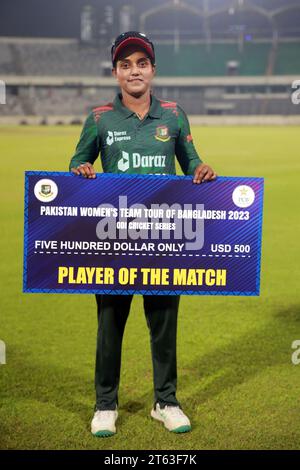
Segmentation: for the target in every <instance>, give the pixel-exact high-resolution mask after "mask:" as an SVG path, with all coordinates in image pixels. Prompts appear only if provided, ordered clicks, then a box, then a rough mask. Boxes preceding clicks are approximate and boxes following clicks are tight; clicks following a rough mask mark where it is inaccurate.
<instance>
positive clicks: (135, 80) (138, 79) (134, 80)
mask: <svg viewBox="0 0 300 470" xmlns="http://www.w3.org/2000/svg"><path fill="white" fill-rule="evenodd" d="M128 81H129V82H142V81H143V80H141V79H140V78H134V79H133V80H128Z"/></svg>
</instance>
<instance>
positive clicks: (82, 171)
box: [71, 162, 96, 178]
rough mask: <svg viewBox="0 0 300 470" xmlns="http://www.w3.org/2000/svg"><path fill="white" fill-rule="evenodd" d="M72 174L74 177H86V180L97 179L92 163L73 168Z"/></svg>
mask: <svg viewBox="0 0 300 470" xmlns="http://www.w3.org/2000/svg"><path fill="white" fill-rule="evenodd" d="M71 172H72V173H74V175H78V176H80V175H81V176H84V178H96V172H95V170H94V167H93V165H92V164H91V163H89V162H87V163H82V164H81V165H79V166H77V167H74V168H71Z"/></svg>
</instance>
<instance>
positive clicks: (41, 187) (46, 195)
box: [34, 178, 58, 202]
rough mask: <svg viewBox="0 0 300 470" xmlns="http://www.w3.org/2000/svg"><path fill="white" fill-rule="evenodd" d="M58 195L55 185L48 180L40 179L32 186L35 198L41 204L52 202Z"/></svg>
mask: <svg viewBox="0 0 300 470" xmlns="http://www.w3.org/2000/svg"><path fill="white" fill-rule="evenodd" d="M57 193H58V188H57V184H56V183H55V182H54V181H52V180H49V179H46V178H45V179H42V180H40V181H38V182H37V183H36V185H35V186H34V194H35V197H36V198H37V199H38V200H39V201H42V202H51V201H53V200H54V199H55V198H56V196H57Z"/></svg>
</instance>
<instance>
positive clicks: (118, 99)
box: [114, 93, 162, 118]
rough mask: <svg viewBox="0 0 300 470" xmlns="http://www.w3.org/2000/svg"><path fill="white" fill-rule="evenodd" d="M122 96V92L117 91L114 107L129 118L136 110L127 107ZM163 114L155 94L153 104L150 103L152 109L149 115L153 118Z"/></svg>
mask: <svg viewBox="0 0 300 470" xmlns="http://www.w3.org/2000/svg"><path fill="white" fill-rule="evenodd" d="M121 98H122V94H121V93H117V95H116V97H115V99H114V108H115V109H117V110H118V111H120V112H121V113H122V115H123V116H124V118H127V117H129V116H132V115H133V114H135V112H134V111H131V109H128V108H126V106H124V105H123V103H122V100H121ZM161 115H162V109H161V106H160V102H159V100H158V99H157V98H156V97H155V96H154V95H151V105H150V109H149V112H148V116H150V117H152V118H160V117H161Z"/></svg>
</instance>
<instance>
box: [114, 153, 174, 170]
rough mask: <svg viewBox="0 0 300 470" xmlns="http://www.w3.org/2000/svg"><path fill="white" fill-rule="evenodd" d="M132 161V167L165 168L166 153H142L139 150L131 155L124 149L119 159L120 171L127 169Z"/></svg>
mask: <svg viewBox="0 0 300 470" xmlns="http://www.w3.org/2000/svg"><path fill="white" fill-rule="evenodd" d="M130 163H131V167H132V168H153V169H156V168H165V167H166V155H141V154H140V153H138V152H134V153H133V154H132V155H131V156H130V155H129V153H128V152H124V150H122V157H121V158H120V160H119V161H118V169H119V170H120V171H127V170H128V169H129V167H130Z"/></svg>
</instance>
